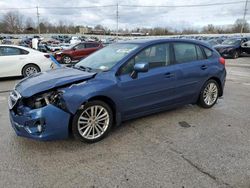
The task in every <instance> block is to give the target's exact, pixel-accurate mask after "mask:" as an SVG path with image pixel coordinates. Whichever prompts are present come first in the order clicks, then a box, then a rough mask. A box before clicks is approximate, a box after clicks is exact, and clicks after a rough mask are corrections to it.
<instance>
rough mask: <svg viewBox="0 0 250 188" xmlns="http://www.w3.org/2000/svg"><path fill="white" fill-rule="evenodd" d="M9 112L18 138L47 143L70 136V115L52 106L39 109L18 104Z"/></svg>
mask: <svg viewBox="0 0 250 188" xmlns="http://www.w3.org/2000/svg"><path fill="white" fill-rule="evenodd" d="M9 112H10V121H11V124H12V127H13V128H14V130H15V132H16V134H17V135H18V136H23V137H27V138H32V139H36V140H44V141H45V140H57V139H65V138H67V137H68V135H69V127H68V126H69V122H70V114H69V113H67V112H65V111H63V110H62V109H60V108H58V107H56V106H54V105H52V104H48V105H46V106H44V107H41V108H37V109H31V108H29V107H27V106H24V105H18V104H16V106H15V107H14V108H12V107H11V106H10V110H9Z"/></svg>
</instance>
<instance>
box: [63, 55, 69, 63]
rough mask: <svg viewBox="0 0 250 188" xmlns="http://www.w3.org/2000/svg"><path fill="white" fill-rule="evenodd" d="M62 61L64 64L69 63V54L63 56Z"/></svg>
mask: <svg viewBox="0 0 250 188" xmlns="http://www.w3.org/2000/svg"><path fill="white" fill-rule="evenodd" d="M63 62H64V63H66V64H69V63H71V58H70V57H69V56H65V57H64V58H63Z"/></svg>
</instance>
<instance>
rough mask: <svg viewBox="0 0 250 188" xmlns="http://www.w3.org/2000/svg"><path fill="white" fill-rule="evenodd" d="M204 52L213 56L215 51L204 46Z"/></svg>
mask: <svg viewBox="0 0 250 188" xmlns="http://www.w3.org/2000/svg"><path fill="white" fill-rule="evenodd" d="M204 52H205V54H206V56H207V57H211V56H212V54H213V52H212V51H211V50H209V49H208V48H204Z"/></svg>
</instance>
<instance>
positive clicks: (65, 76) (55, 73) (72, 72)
mask: <svg viewBox="0 0 250 188" xmlns="http://www.w3.org/2000/svg"><path fill="white" fill-rule="evenodd" d="M95 75H96V72H85V71H81V70H78V69H74V68H67V67H65V68H58V69H55V70H50V71H46V72H42V73H38V74H35V75H33V76H30V77H27V78H24V79H23V80H21V81H20V82H19V83H18V84H17V85H16V87H15V90H17V91H18V92H19V93H20V94H21V96H23V97H30V96H32V95H34V94H37V93H40V92H43V91H46V90H49V89H53V88H56V87H60V86H63V85H67V84H71V83H74V82H78V81H84V80H87V79H90V78H92V77H94V76H95Z"/></svg>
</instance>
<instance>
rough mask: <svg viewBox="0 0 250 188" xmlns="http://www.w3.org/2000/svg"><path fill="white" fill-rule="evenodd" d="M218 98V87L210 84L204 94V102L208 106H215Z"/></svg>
mask: <svg viewBox="0 0 250 188" xmlns="http://www.w3.org/2000/svg"><path fill="white" fill-rule="evenodd" d="M217 98H218V87H217V85H216V84H215V83H213V82H211V83H209V84H208V85H207V86H206V87H205V89H204V92H203V100H204V102H205V104H206V105H208V106H211V105H213V104H214V103H215V102H216V100H217Z"/></svg>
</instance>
